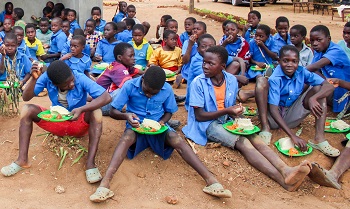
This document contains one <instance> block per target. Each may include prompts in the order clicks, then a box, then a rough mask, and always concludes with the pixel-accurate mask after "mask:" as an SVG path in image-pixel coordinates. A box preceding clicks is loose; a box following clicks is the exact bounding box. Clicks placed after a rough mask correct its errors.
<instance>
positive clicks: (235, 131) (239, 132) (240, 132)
mask: <svg viewBox="0 0 350 209" xmlns="http://www.w3.org/2000/svg"><path fill="white" fill-rule="evenodd" d="M233 123H234V121H229V122H227V123H225V124H222V127H224V129H226V130H227V131H228V132H231V133H233V134H237V135H252V134H255V133H257V132H259V131H260V128H259V127H258V126H254V129H253V130H249V131H248V130H244V129H241V128H236V129H233V130H232V129H230V126H232V125H233Z"/></svg>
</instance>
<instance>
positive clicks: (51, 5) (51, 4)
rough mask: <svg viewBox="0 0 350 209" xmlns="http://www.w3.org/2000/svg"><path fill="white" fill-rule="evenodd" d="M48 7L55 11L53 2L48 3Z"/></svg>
mask: <svg viewBox="0 0 350 209" xmlns="http://www.w3.org/2000/svg"><path fill="white" fill-rule="evenodd" d="M46 6H47V7H50V8H51V9H53V6H54V5H53V2H52V1H48V2H47V3H46Z"/></svg>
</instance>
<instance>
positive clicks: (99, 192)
mask: <svg viewBox="0 0 350 209" xmlns="http://www.w3.org/2000/svg"><path fill="white" fill-rule="evenodd" d="M113 196H114V192H113V191H112V190H110V189H108V188H106V187H98V188H97V189H96V192H95V193H94V194H92V195H91V196H90V200H91V201H92V202H103V201H106V200H107V199H108V198H111V197H113Z"/></svg>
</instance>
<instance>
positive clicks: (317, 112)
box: [309, 97, 324, 119]
mask: <svg viewBox="0 0 350 209" xmlns="http://www.w3.org/2000/svg"><path fill="white" fill-rule="evenodd" d="M309 109H310V111H311V113H312V114H313V115H314V116H315V117H316V119H319V118H320V117H321V116H322V113H323V111H324V110H323V108H322V106H321V105H320V103H318V101H317V100H316V99H314V98H313V97H311V98H310V99H309Z"/></svg>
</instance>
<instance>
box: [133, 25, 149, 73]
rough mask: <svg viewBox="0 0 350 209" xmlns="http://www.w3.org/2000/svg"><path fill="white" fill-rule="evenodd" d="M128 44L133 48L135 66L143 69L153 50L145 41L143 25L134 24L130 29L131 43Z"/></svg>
mask: <svg viewBox="0 0 350 209" xmlns="http://www.w3.org/2000/svg"><path fill="white" fill-rule="evenodd" d="M129 44H131V45H132V47H133V48H134V52H135V64H136V65H141V66H142V69H145V68H146V67H147V66H148V61H149V59H150V58H151V56H152V54H153V48H152V46H151V44H149V43H148V41H147V40H146V39H145V28H144V27H143V25H141V24H136V25H135V26H134V27H133V28H132V41H130V42H129Z"/></svg>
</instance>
